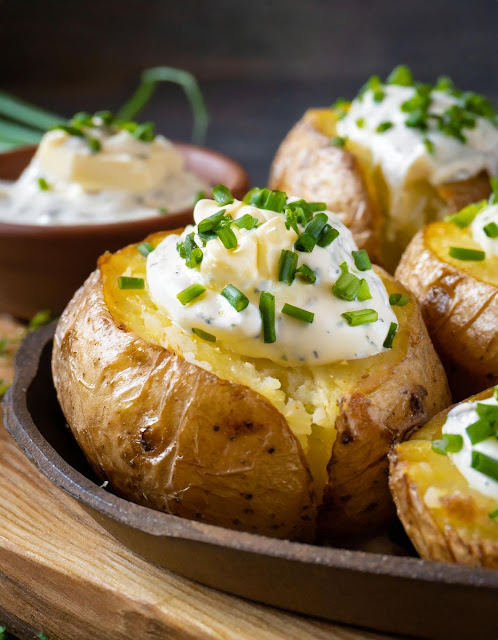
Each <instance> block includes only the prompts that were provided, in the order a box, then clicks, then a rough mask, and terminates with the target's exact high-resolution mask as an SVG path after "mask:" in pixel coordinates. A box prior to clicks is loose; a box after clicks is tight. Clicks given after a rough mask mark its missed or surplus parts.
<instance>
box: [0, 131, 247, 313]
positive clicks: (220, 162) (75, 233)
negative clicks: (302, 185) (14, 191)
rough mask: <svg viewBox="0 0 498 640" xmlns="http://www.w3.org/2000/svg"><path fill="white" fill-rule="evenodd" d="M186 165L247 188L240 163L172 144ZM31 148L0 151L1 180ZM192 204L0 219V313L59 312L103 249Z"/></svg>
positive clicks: (14, 174) (188, 213)
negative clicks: (63, 218)
mask: <svg viewBox="0 0 498 640" xmlns="http://www.w3.org/2000/svg"><path fill="white" fill-rule="evenodd" d="M175 146H176V147H177V149H178V150H179V151H180V152H181V153H182V154H183V155H184V156H185V159H186V165H187V168H188V169H190V170H191V171H192V172H194V173H196V174H197V175H198V176H200V177H201V178H203V179H204V180H205V181H206V182H207V183H208V184H211V185H213V186H214V185H215V184H219V183H222V184H225V185H226V186H227V187H228V188H229V189H231V191H232V193H233V194H234V195H235V196H236V197H242V196H243V195H244V194H245V193H246V191H247V190H248V188H249V177H248V175H247V173H246V171H245V169H243V167H242V166H241V165H240V164H238V163H237V162H235V160H232V159H230V158H228V157H227V156H224V155H222V154H220V153H217V152H215V151H211V150H210V149H205V148H204V147H197V146H195V145H192V144H184V143H175ZM35 151H36V147H24V148H22V149H16V150H14V151H8V152H5V153H0V179H4V180H15V179H16V178H18V177H19V175H20V173H21V172H22V170H23V169H24V168H25V167H26V166H27V164H28V163H29V161H30V160H31V158H32V156H33V154H34V153H35ZM192 211H193V210H192V208H189V209H185V210H184V211H179V212H178V213H173V214H171V215H166V216H154V217H151V218H145V219H142V220H132V221H127V222H114V223H110V224H98V225H96V224H94V225H50V226H40V225H31V224H29V225H28V224H8V223H3V222H0V282H1V286H0V312H2V313H10V314H11V315H13V316H16V317H18V318H22V319H27V318H31V317H32V316H33V315H34V314H35V313H36V312H37V311H40V310H41V309H49V310H50V311H52V312H53V313H54V314H58V313H60V312H61V311H62V310H63V309H64V307H65V306H66V304H67V303H68V302H69V300H70V299H71V297H72V295H73V293H74V292H75V290H76V289H77V288H78V287H79V286H80V285H81V284H82V283H83V281H84V280H85V278H86V277H87V276H88V274H89V273H90V272H91V271H92V270H93V269H94V268H95V262H96V260H97V258H98V257H99V256H100V255H101V254H102V253H104V252H105V251H116V250H117V249H119V248H121V247H123V246H125V245H127V244H131V243H132V242H136V241H138V240H140V239H142V238H145V237H146V236H147V235H149V234H150V233H154V232H155V231H163V230H164V229H175V228H177V227H184V226H185V225H186V224H188V223H190V222H191V221H192Z"/></svg>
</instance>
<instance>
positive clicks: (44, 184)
mask: <svg viewBox="0 0 498 640" xmlns="http://www.w3.org/2000/svg"><path fill="white" fill-rule="evenodd" d="M38 186H39V187H40V189H41V190H42V191H48V190H49V189H50V185H49V184H48V182H47V181H46V180H45V178H38Z"/></svg>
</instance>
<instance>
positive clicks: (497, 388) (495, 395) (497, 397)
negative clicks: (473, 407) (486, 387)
mask: <svg viewBox="0 0 498 640" xmlns="http://www.w3.org/2000/svg"><path fill="white" fill-rule="evenodd" d="M493 398H494V399H495V400H498V384H497V385H496V386H495V387H494V388H493Z"/></svg>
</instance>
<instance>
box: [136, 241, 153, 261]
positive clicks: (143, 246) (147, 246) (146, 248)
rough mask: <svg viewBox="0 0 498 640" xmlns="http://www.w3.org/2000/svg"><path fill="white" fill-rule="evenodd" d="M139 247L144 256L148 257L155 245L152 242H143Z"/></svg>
mask: <svg viewBox="0 0 498 640" xmlns="http://www.w3.org/2000/svg"><path fill="white" fill-rule="evenodd" d="M137 249H138V251H139V252H140V253H141V254H142V255H143V257H144V258H146V257H147V256H148V255H149V253H151V252H152V251H154V246H153V245H151V243H150V242H141V243H140V244H139V245H138V247H137Z"/></svg>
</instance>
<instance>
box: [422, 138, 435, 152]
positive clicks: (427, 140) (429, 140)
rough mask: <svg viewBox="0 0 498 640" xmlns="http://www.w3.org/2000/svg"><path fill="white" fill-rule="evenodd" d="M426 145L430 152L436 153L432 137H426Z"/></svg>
mask: <svg viewBox="0 0 498 640" xmlns="http://www.w3.org/2000/svg"><path fill="white" fill-rule="evenodd" d="M423 142H424V147H425V148H426V149H427V151H428V152H429V153H431V154H432V153H434V142H432V140H431V139H430V138H424V140H423Z"/></svg>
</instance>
